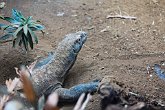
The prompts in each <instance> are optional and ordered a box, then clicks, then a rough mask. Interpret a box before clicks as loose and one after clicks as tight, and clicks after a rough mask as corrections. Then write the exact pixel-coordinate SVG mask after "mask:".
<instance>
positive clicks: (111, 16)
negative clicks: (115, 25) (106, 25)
mask: <svg viewBox="0 0 165 110" xmlns="http://www.w3.org/2000/svg"><path fill="white" fill-rule="evenodd" d="M112 18H121V19H131V20H136V19H137V17H134V16H122V15H108V16H107V19H112Z"/></svg>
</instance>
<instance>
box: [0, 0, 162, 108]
mask: <svg viewBox="0 0 165 110" xmlns="http://www.w3.org/2000/svg"><path fill="white" fill-rule="evenodd" d="M1 1H2V0H1ZM4 1H5V2H6V7H5V8H4V9H3V10H0V12H1V14H4V15H9V14H10V10H11V9H12V8H16V9H18V10H21V11H22V12H23V13H24V14H25V15H26V16H30V15H32V16H33V17H34V18H35V19H39V20H40V21H41V22H42V23H43V24H44V25H45V27H46V29H45V36H44V37H43V36H42V34H41V33H37V35H38V36H39V37H40V41H39V44H38V45H37V46H36V47H35V49H34V50H32V51H31V52H29V53H28V54H24V53H23V52H22V51H21V50H20V49H13V48H11V45H10V44H1V46H0V74H1V77H0V79H1V83H3V82H4V80H5V79H7V78H9V77H11V78H13V77H14V76H15V75H16V74H15V71H14V67H15V66H19V65H20V64H29V63H30V62H32V61H34V60H35V59H37V58H38V57H43V56H45V55H46V54H47V52H49V51H51V50H52V49H54V48H55V47H56V46H57V44H58V42H60V41H61V40H62V38H63V37H64V35H66V34H68V33H71V32H76V31H79V30H84V31H86V32H88V34H89V37H88V40H87V42H86V44H85V46H84V47H83V49H82V50H81V52H80V53H79V56H78V58H77V61H76V63H75V65H74V67H73V68H72V69H71V71H70V74H69V76H68V77H67V79H66V81H65V87H71V86H73V85H76V84H79V83H82V82H88V81H91V80H94V79H98V78H102V77H104V76H106V75H108V76H113V77H115V78H116V79H117V80H118V81H120V82H122V83H123V84H124V85H125V86H126V87H127V88H129V89H130V91H132V92H134V93H137V94H139V95H142V96H145V97H148V98H149V99H150V100H151V101H157V102H160V103H162V104H165V81H163V80H161V79H160V78H159V77H157V76H156V75H155V73H154V72H153V71H151V72H150V74H151V75H152V77H150V74H148V72H147V69H146V68H147V65H150V66H153V65H154V64H155V63H162V62H164V61H165V53H164V52H165V30H164V29H165V25H164V24H165V1H164V0H35V1H26V0H21V1H20V0H14V1H13V0H7V1H6V0H4ZM108 15H122V16H134V17H137V19H136V20H131V19H121V18H114V19H107V16H108ZM99 101H100V99H99V98H98V95H97V94H96V95H95V96H94V97H93V99H92V101H91V102H90V103H89V105H88V108H87V110H99V109H100V108H99V103H100V102H99Z"/></svg>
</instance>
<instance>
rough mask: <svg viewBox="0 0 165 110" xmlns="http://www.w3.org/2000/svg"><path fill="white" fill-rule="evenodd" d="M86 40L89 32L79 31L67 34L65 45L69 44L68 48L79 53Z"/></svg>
mask: <svg viewBox="0 0 165 110" xmlns="http://www.w3.org/2000/svg"><path fill="white" fill-rule="evenodd" d="M86 40H87V33H86V32H84V31H79V32H76V33H71V34H68V35H66V37H65V39H64V40H63V42H65V43H63V44H64V45H65V46H64V47H66V46H67V47H66V48H68V49H69V48H70V49H71V50H72V51H73V52H74V53H75V54H77V53H78V52H79V51H80V50H81V48H82V46H83V44H84V43H85V41H86ZM70 49H69V50H70Z"/></svg>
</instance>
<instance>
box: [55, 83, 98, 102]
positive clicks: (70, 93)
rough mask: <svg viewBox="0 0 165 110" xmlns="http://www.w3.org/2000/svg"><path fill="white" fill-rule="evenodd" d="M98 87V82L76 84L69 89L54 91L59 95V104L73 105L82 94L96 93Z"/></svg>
mask: <svg viewBox="0 0 165 110" xmlns="http://www.w3.org/2000/svg"><path fill="white" fill-rule="evenodd" d="M98 85H99V81H93V82H89V83H85V84H78V85H76V86H73V87H71V88H70V89H66V88H58V89H56V90H55V91H52V92H57V93H58V95H59V98H60V100H59V104H60V103H62V104H65V103H67V104H68V103H74V102H76V101H77V100H78V98H79V97H80V95H81V94H82V93H93V92H96V91H97V88H98Z"/></svg>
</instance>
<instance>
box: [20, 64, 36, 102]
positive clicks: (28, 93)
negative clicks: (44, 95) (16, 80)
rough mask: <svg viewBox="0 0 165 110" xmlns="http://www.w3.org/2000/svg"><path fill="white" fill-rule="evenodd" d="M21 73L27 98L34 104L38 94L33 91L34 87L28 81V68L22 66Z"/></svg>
mask: <svg viewBox="0 0 165 110" xmlns="http://www.w3.org/2000/svg"><path fill="white" fill-rule="evenodd" d="M20 71H21V80H22V83H23V91H24V93H25V96H26V97H27V99H28V100H29V101H30V102H34V101H35V98H36V94H35V91H34V89H33V85H32V83H31V81H30V80H29V79H28V77H27V75H26V72H27V69H26V67H24V66H22V67H21V70H20Z"/></svg>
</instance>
